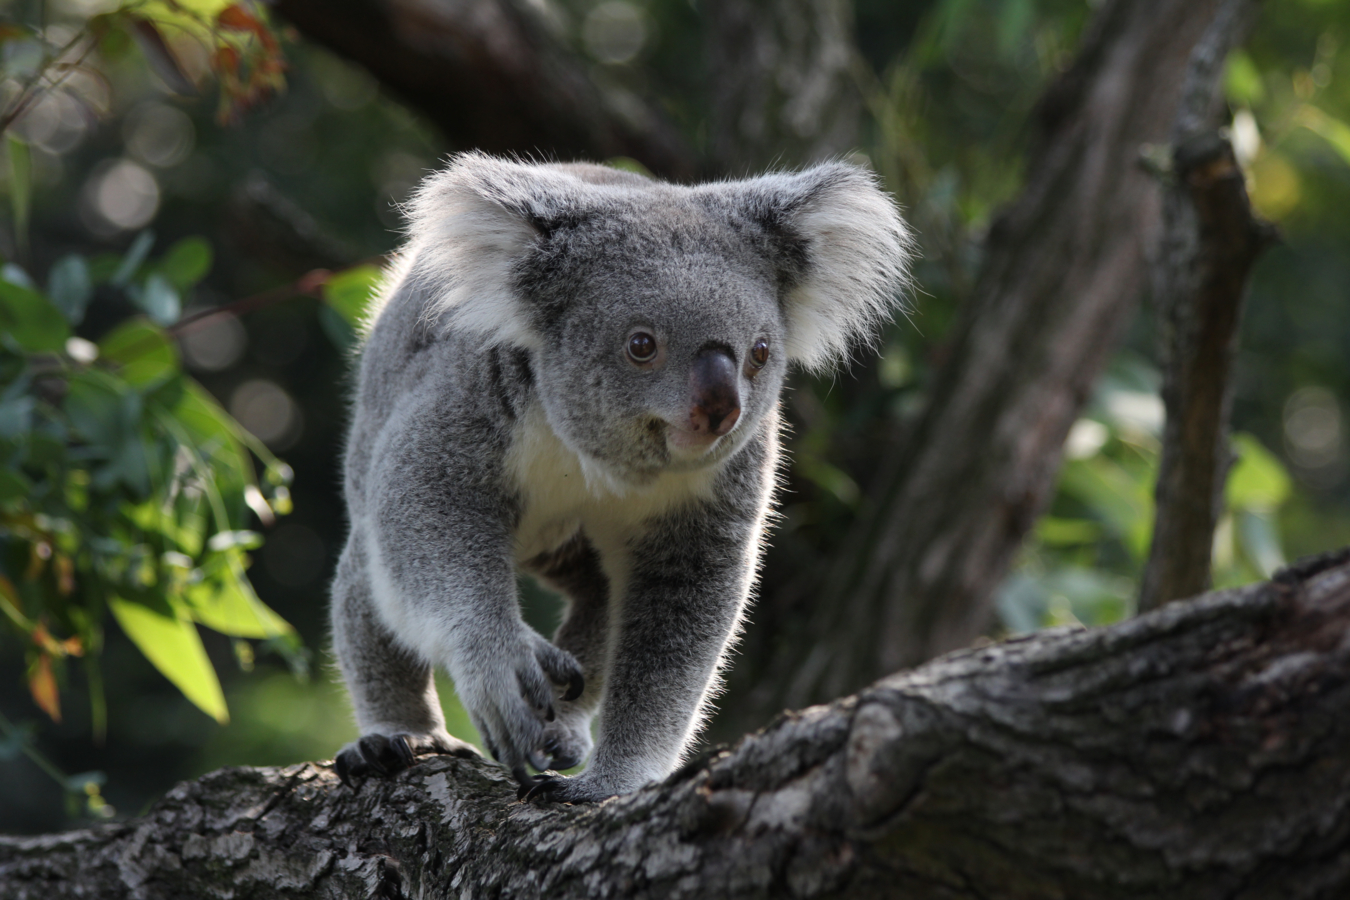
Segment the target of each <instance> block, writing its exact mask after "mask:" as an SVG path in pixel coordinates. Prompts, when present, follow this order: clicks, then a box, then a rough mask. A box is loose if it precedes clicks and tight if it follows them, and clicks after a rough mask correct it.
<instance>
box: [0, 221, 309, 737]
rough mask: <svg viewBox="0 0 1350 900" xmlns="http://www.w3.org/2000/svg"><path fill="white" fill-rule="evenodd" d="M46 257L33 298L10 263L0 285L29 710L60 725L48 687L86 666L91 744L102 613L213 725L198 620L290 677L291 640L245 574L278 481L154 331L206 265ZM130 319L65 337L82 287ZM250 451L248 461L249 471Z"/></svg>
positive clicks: (1, 426)
mask: <svg viewBox="0 0 1350 900" xmlns="http://www.w3.org/2000/svg"><path fill="white" fill-rule="evenodd" d="M152 243H153V238H152V236H151V235H150V234H149V233H148V232H147V233H143V234H142V235H141V236H140V238H138V239H137V240H136V241H135V242H134V243H133V244H132V246H131V248H130V250H129V251H128V252H127V253H126V254H125V255H124V256H122V257H120V258H119V257H116V256H111V255H104V256H98V257H94V258H92V259H85V258H84V257H81V256H78V255H69V256H65V257H62V258H61V259H60V260H58V261H57V263H56V264H54V265H53V266H52V268H51V271H50V272H49V274H48V278H47V283H46V289H45V291H43V290H40V289H39V287H38V286H37V285H36V284H35V283H33V282H32V281H31V279H29V277H28V276H27V275H26V274H25V273H24V272H23V271H22V270H21V269H19V268H18V267H16V266H13V265H9V266H7V267H6V268H5V270H4V273H3V274H4V280H3V281H0V319H3V322H4V333H3V337H0V456H2V457H3V459H4V462H5V465H4V468H3V469H0V573H3V574H0V611H3V613H4V615H5V624H6V626H7V627H8V629H9V630H11V631H13V632H15V633H17V634H18V635H19V637H20V638H21V640H22V641H23V642H24V644H25V645H26V647H27V649H26V658H27V670H28V686H29V690H30V692H31V693H32V696H33V699H34V702H36V703H37V705H38V706H39V707H41V708H42V709H43V710H44V711H45V712H46V713H47V714H48V715H49V716H50V717H51V718H52V719H54V720H58V721H59V720H60V718H61V703H60V687H59V686H60V684H61V683H62V682H63V681H65V680H66V678H67V677H68V673H67V666H68V662H69V660H70V659H71V658H79V657H83V658H84V663H85V665H84V671H85V675H86V678H87V679H88V683H89V696H90V698H91V701H92V703H93V706H94V709H93V714H92V720H93V722H94V723H95V724H94V729H95V732H96V733H101V732H102V731H103V730H104V728H105V725H104V710H103V704H104V700H103V696H102V689H101V680H100V675H99V668H98V665H97V661H96V657H97V654H98V652H99V649H100V648H101V646H102V643H103V628H104V621H105V614H106V613H111V614H112V616H113V618H114V619H115V620H116V621H117V623H118V625H119V626H120V627H121V629H122V630H123V631H124V632H125V633H126V634H127V636H128V637H130V638H131V640H132V641H133V642H134V643H135V644H136V646H137V647H138V648H139V649H140V650H141V652H142V653H144V654H145V656H146V658H148V659H149V660H150V661H151V662H152V663H153V664H154V665H155V667H156V668H158V669H159V671H160V672H162V673H163V674H164V676H165V677H166V678H168V679H169V680H170V681H171V682H173V683H174V685H176V686H177V687H178V688H179V690H181V691H182V692H183V694H184V695H185V696H186V697H187V698H188V699H189V700H191V701H192V702H193V703H194V704H196V705H197V706H198V707H199V708H200V709H202V710H203V711H204V712H206V713H207V714H208V715H210V716H212V717H213V718H215V719H217V720H218V721H222V722H223V721H225V720H226V719H227V718H228V712H227V709H226V705H225V700H224V697H223V695H222V693H221V689H220V684H219V681H218V679H217V677H216V673H215V670H214V668H213V667H212V665H211V663H210V661H209V660H208V658H207V655H206V652H205V650H204V649H203V647H202V642H201V638H200V636H199V635H198V632H197V627H196V626H197V625H198V624H200V625H205V626H207V627H210V628H213V629H215V630H216V631H219V632H221V633H223V634H227V635H231V636H233V637H235V638H236V639H237V640H238V650H239V654H240V658H241V659H251V657H252V653H253V651H252V648H251V647H250V646H249V645H248V644H247V643H246V642H245V639H255V640H261V641H264V642H265V644H266V645H267V646H270V647H273V648H275V649H276V650H278V651H279V652H281V653H283V654H284V655H286V656H287V657H288V658H289V659H290V661H291V662H292V663H293V664H295V665H302V664H303V661H304V657H303V655H302V654H301V652H300V643H299V640H298V638H297V636H296V634H295V632H294V630H293V629H292V628H291V627H290V625H288V624H287V623H286V622H285V621H284V620H282V619H281V618H280V617H279V616H278V615H277V614H276V613H274V612H273V611H272V610H271V609H269V608H268V607H267V606H265V605H264V604H263V603H262V602H261V601H259V599H258V598H257V596H256V595H255V594H254V592H253V589H252V587H251V586H250V584H249V582H248V579H247V577H246V576H245V574H244V570H245V568H246V567H247V565H248V558H247V555H246V552H247V551H248V550H249V549H252V548H254V547H256V546H257V545H258V543H259V542H258V538H257V535H256V534H255V533H254V532H252V531H250V530H248V527H247V526H248V522H249V513H250V510H251V511H252V512H253V513H255V514H257V515H258V517H259V518H261V519H263V520H264V521H270V520H271V519H272V518H273V516H274V515H275V514H277V513H284V512H287V511H288V510H289V506H290V501H289V495H288V492H287V488H286V485H287V483H288V482H289V480H290V477H291V476H290V471H289V469H288V468H287V467H286V466H285V465H284V464H283V463H281V462H280V461H279V460H277V459H276V458H275V457H273V456H272V455H271V453H269V452H268V451H267V450H266V448H264V447H263V446H262V445H261V444H260V443H259V442H258V441H257V440H256V439H254V438H253V437H252V436H251V435H249V434H248V433H247V432H246V431H244V429H242V428H241V427H240V426H239V425H238V423H236V422H235V421H234V420H233V419H232V418H231V417H230V416H229V415H228V414H227V413H225V412H224V410H222V409H221V408H220V407H219V406H218V405H217V404H216V402H215V401H214V400H213V399H212V398H211V397H210V396H209V395H208V394H207V393H206V392H205V391H204V390H202V388H201V386H200V385H198V384H196V383H195V382H193V381H192V380H191V379H190V378H188V377H186V376H184V374H183V373H182V371H181V367H180V364H179V359H178V354H177V351H176V349H175V347H174V344H173V342H172V340H171V338H170V336H169V334H168V333H166V331H165V330H164V328H163V327H162V324H167V323H171V322H173V321H174V320H176V319H177V318H178V313H179V297H180V294H181V292H182V291H184V290H187V289H188V288H190V287H192V285H193V284H195V283H196V282H197V281H198V280H200V279H201V278H202V277H203V276H204V275H205V274H206V272H207V270H208V269H209V268H210V250H209V248H208V246H207V245H206V244H205V243H204V242H202V241H200V240H198V239H194V238H187V239H185V240H183V241H180V242H178V243H176V244H175V245H173V246H172V247H171V248H169V250H168V251H167V252H165V253H164V254H163V255H162V256H160V257H159V258H158V259H154V260H152V259H150V258H149V251H150V249H151V245H152ZM101 289H107V290H113V291H121V292H123V293H124V294H125V295H126V296H127V297H128V298H129V299H130V300H131V301H132V302H133V303H134V304H135V305H136V306H138V307H139V308H140V309H141V310H142V311H143V312H144V313H145V317H138V318H133V319H130V320H128V321H127V322H125V323H124V324H122V325H121V326H119V327H118V328H116V329H114V330H113V331H111V332H110V333H109V334H107V335H106V336H105V337H103V338H102V340H100V341H99V342H98V343H97V344H93V343H91V342H89V341H87V340H84V339H82V338H79V337H74V336H72V334H71V328H72V326H75V325H78V324H79V323H80V322H81V320H82V319H83V317H84V314H85V309H86V308H87V306H88V304H89V301H90V299H91V297H92V296H93V294H94V292H95V291H96V290H101ZM250 451H252V453H253V454H254V455H256V456H257V457H258V458H259V459H261V460H262V461H263V463H264V470H263V477H262V478H261V479H259V478H258V477H256V475H255V471H254V466H253V461H252V458H251V456H250Z"/></svg>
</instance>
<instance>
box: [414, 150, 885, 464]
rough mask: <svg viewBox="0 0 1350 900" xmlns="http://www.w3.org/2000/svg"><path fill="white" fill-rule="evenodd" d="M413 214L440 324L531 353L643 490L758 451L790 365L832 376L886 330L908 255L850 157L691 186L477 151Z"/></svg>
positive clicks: (577, 417)
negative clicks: (747, 450) (745, 450)
mask: <svg viewBox="0 0 1350 900" xmlns="http://www.w3.org/2000/svg"><path fill="white" fill-rule="evenodd" d="M411 213H412V215H411V228H410V232H411V236H412V240H411V243H410V246H409V248H408V249H409V252H408V257H409V258H410V260H411V270H410V272H409V277H410V278H413V279H416V280H417V282H419V283H421V284H422V285H424V286H425V288H426V289H428V290H429V291H430V292H431V295H432V296H434V297H435V298H436V299H435V301H434V303H433V308H432V309H431V310H430V314H432V315H438V316H440V317H442V320H443V321H444V323H445V326H446V327H449V328H454V329H456V330H463V331H468V332H472V333H477V334H479V335H481V336H482V339H483V340H484V341H485V342H488V343H497V344H503V345H510V346H515V347H521V348H525V349H527V350H528V351H529V352H530V354H531V357H532V359H533V361H534V368H535V374H536V378H537V379H538V388H539V391H540V395H541V398H542V401H543V405H544V409H545V413H546V415H547V417H548V420H549V423H550V425H551V426H552V427H553V429H554V430H555V431H556V432H557V433H558V435H559V436H560V437H561V438H562V439H563V441H564V442H565V443H566V444H567V445H568V446H569V447H571V448H572V449H573V450H574V451H576V452H577V453H578V454H579V455H580V456H581V457H582V459H583V460H584V461H586V462H587V463H588V466H590V465H594V466H598V467H600V468H601V469H603V470H604V472H605V474H606V476H607V477H608V478H610V479H611V480H616V481H619V482H621V483H628V484H641V483H643V482H646V481H648V480H650V479H651V478H652V477H654V475H655V474H656V473H659V472H661V471H667V470H672V469H675V470H678V469H689V468H697V467H700V466H706V465H710V464H714V463H716V462H717V461H719V460H722V459H725V458H726V457H727V456H728V455H730V454H732V453H734V452H735V451H736V450H737V449H738V448H739V447H741V446H743V444H744V442H745V440H746V439H748V437H749V436H750V435H751V434H752V433H754V431H755V429H756V427H757V425H758V424H759V422H760V421H761V420H762V419H763V418H764V416H765V415H766V414H768V413H769V412H770V410H772V409H773V407H774V404H775V403H776V402H777V399H778V394H779V391H780V389H781V388H782V384H783V378H784V375H785V373H786V371H787V367H788V364H789V363H798V364H800V365H803V366H806V367H808V368H812V369H822V368H826V367H828V366H830V365H832V364H833V363H834V362H836V361H837V360H839V359H841V358H843V357H844V356H846V355H847V354H848V352H849V350H850V349H851V348H852V347H853V346H855V345H856V344H858V343H862V342H865V341H866V340H867V339H868V338H869V337H870V336H871V334H872V333H873V331H874V329H875V327H876V325H877V324H878V323H879V322H881V321H882V320H885V319H887V318H889V316H890V314H891V311H892V309H894V308H895V307H896V306H897V305H898V304H899V303H900V291H901V290H902V288H903V286H904V282H905V276H906V266H907V262H908V259H909V250H910V239H909V236H908V232H907V230H906V228H905V226H904V224H903V223H902V222H901V220H900V217H899V215H898V214H897V212H896V209H895V206H894V204H893V203H892V202H891V200H890V198H889V197H887V196H886V195H885V194H884V193H882V192H881V191H880V190H879V189H878V188H877V186H876V183H875V180H874V178H873V177H872V176H871V175H870V174H869V173H867V172H866V171H864V170H862V169H859V168H857V167H854V166H850V165H845V164H842V163H829V164H825V165H820V166H816V167H815V168H812V169H808V170H806V171H803V172H799V173H788V174H772V175H765V176H763V177H760V178H755V179H750V180H747V181H731V182H717V183H712V184H704V185H698V186H694V187H683V186H677V185H671V184H664V183H661V182H656V181H651V180H649V179H646V178H642V177H640V176H637V175H631V174H628V173H623V172H619V171H616V170H612V169H605V168H602V167H599V166H589V165H531V164H524V163H519V162H513V161H507V160H500V159H493V158H491V157H487V156H484V155H481V154H465V155H462V156H459V157H457V158H456V159H455V160H454V161H453V162H452V163H451V165H450V167H449V168H448V169H446V170H445V171H443V172H440V173H438V174H437V175H434V176H432V177H431V178H429V179H428V180H427V182H426V183H425V184H424V185H423V186H422V188H421V189H420V190H419V191H418V193H417V195H416V197H415V198H414V201H413V203H412V205H411Z"/></svg>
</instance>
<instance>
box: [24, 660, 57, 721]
mask: <svg viewBox="0 0 1350 900" xmlns="http://www.w3.org/2000/svg"><path fill="white" fill-rule="evenodd" d="M28 690H29V691H30V692H31V693H32V695H33V702H34V703H36V704H37V705H38V708H39V709H41V710H42V711H43V712H45V713H46V714H47V715H49V716H51V719H52V721H53V722H60V721H61V695H60V692H59V691H57V689H56V675H55V673H53V672H52V658H51V657H50V656H48V655H47V654H45V653H42V654H39V655H38V658H37V662H36V663H34V664H33V667H32V668H31V669H29V671H28Z"/></svg>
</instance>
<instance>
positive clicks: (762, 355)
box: [750, 338, 769, 369]
mask: <svg viewBox="0 0 1350 900" xmlns="http://www.w3.org/2000/svg"><path fill="white" fill-rule="evenodd" d="M768 361H769V342H768V341H766V340H765V339H764V338H760V339H759V340H757V341H755V343H754V344H752V345H751V347H750V365H752V366H754V367H755V368H756V369H762V368H764V364H765V363H766V362H768Z"/></svg>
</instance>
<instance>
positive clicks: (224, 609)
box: [186, 574, 294, 638]
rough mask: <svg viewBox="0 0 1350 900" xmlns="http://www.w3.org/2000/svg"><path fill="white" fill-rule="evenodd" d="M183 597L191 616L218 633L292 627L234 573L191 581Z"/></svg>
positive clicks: (252, 633) (270, 633)
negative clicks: (206, 580) (191, 584)
mask: <svg viewBox="0 0 1350 900" xmlns="http://www.w3.org/2000/svg"><path fill="white" fill-rule="evenodd" d="M186 598H187V602H188V605H189V606H190V608H191V610H192V617H193V618H194V619H196V620H197V621H198V622H200V623H201V624H203V625H205V626H206V627H208V628H212V629H214V630H216V631H219V632H220V633H221V634H228V635H231V636H232V637H245V638H269V637H278V636H281V635H286V634H291V633H292V632H293V631H294V629H293V628H291V626H290V623H288V622H287V621H286V620H285V619H283V618H281V616H279V615H277V614H276V613H275V612H273V611H272V610H271V608H270V607H268V606H267V605H266V604H264V603H263V602H262V601H261V600H259V599H258V595H257V594H255V593H254V592H253V587H252V585H250V584H249V583H248V581H247V580H246V579H244V578H240V577H237V576H234V575H233V574H227V575H226V577H224V578H222V579H220V580H218V581H217V580H212V581H210V582H202V583H201V584H197V585H193V586H192V587H190V588H188V590H187V592H186Z"/></svg>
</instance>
